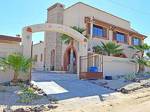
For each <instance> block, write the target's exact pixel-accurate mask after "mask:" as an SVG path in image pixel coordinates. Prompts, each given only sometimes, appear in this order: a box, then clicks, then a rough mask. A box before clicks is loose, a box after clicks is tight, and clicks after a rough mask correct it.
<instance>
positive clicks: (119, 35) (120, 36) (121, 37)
mask: <svg viewBox="0 0 150 112" xmlns="http://www.w3.org/2000/svg"><path fill="white" fill-rule="evenodd" d="M114 39H115V40H116V41H117V42H121V43H126V42H127V37H126V35H125V34H123V33H120V32H115V33H114Z"/></svg>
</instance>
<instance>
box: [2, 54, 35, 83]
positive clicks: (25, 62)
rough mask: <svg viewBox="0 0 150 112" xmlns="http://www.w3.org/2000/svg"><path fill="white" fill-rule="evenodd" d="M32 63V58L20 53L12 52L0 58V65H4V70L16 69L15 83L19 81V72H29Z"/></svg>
mask: <svg viewBox="0 0 150 112" xmlns="http://www.w3.org/2000/svg"><path fill="white" fill-rule="evenodd" d="M31 65H32V60H31V59H30V58H25V57H24V56H23V55H21V54H18V53H14V54H10V55H9V56H7V57H5V58H1V59H0V66H1V67H3V69H4V70H7V69H12V70H13V71H14V77H13V80H12V82H13V83H16V82H17V80H18V76H19V72H24V73H25V72H29V69H30V67H31Z"/></svg>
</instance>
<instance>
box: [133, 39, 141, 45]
mask: <svg viewBox="0 0 150 112" xmlns="http://www.w3.org/2000/svg"><path fill="white" fill-rule="evenodd" d="M140 44H141V39H139V38H137V37H133V38H132V45H140Z"/></svg>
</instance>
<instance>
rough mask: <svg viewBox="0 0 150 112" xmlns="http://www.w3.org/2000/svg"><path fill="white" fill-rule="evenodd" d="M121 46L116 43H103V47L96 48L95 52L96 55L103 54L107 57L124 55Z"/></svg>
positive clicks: (94, 48)
mask: <svg viewBox="0 0 150 112" xmlns="http://www.w3.org/2000/svg"><path fill="white" fill-rule="evenodd" d="M120 47H121V46H120V45H118V44H116V43H114V42H107V43H103V42H101V45H98V46H94V47H93V50H95V52H96V53H103V54H105V55H108V56H110V55H117V54H122V52H123V49H121V48H120Z"/></svg>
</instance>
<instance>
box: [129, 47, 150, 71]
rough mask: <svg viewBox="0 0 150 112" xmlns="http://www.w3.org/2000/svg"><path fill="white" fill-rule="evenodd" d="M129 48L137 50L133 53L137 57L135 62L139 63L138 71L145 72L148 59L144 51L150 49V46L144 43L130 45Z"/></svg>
mask: <svg viewBox="0 0 150 112" xmlns="http://www.w3.org/2000/svg"><path fill="white" fill-rule="evenodd" d="M129 48H131V49H134V50H136V52H135V54H133V58H135V62H137V63H138V64H139V68H138V73H143V72H144V66H148V63H149V62H148V60H146V58H145V57H144V52H145V51H147V50H149V49H150V46H149V45H147V44H143V45H135V46H130V47H129ZM147 56H148V57H149V56H150V54H149V53H147Z"/></svg>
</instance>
